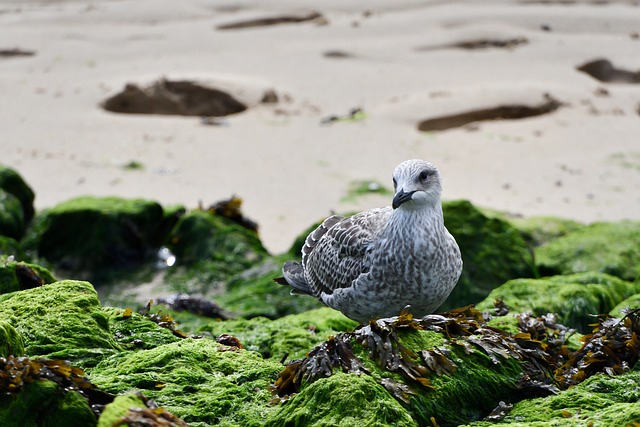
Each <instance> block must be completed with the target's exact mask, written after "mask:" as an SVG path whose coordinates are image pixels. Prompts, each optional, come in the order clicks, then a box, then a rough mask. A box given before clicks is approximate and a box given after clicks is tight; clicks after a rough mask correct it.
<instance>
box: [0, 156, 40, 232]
mask: <svg viewBox="0 0 640 427" xmlns="http://www.w3.org/2000/svg"><path fill="white" fill-rule="evenodd" d="M0 189H2V190H4V191H6V192H7V193H9V194H13V195H14V196H15V197H16V198H17V199H18V200H19V201H20V204H21V206H22V212H23V218H24V221H25V223H28V222H29V221H31V218H33V214H34V212H35V210H34V207H33V200H34V198H35V195H34V194H33V190H32V189H31V187H29V185H28V184H27V183H26V182H25V181H24V179H22V177H21V176H20V174H19V173H18V172H16V171H15V170H14V169H11V168H9V167H6V166H2V165H0Z"/></svg>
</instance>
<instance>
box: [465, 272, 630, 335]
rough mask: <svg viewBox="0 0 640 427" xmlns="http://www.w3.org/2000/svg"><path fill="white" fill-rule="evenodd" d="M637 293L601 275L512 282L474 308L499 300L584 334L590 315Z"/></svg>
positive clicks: (485, 306) (590, 318)
mask: <svg viewBox="0 0 640 427" xmlns="http://www.w3.org/2000/svg"><path fill="white" fill-rule="evenodd" d="M637 292H640V283H635V284H634V283H630V282H626V281H624V280H621V279H619V278H617V277H614V276H610V275H607V274H604V273H581V274H572V275H566V276H563V275H560V276H552V277H547V278H544V279H515V280H510V281H508V282H507V283H505V284H503V285H502V286H500V287H499V288H496V289H494V290H493V291H492V292H491V293H490V294H489V296H488V297H487V298H486V299H485V300H484V301H482V302H480V303H479V304H478V305H477V308H478V309H479V310H483V311H489V310H491V309H492V308H493V303H494V301H495V300H496V299H501V300H503V301H504V303H505V304H506V305H507V307H509V308H510V309H511V310H512V311H514V312H519V313H523V312H525V311H531V312H533V313H534V314H535V315H538V316H541V315H543V314H547V313H557V314H558V316H559V320H560V323H562V324H564V325H567V326H570V327H573V328H576V329H577V330H578V331H581V332H586V331H588V330H590V328H589V326H588V325H589V324H590V323H592V322H593V317H592V316H593V315H595V314H601V313H608V312H609V311H611V310H612V309H613V308H614V307H615V306H616V305H618V304H619V303H620V302H621V301H623V300H624V299H626V298H628V297H629V296H631V295H634V294H635V293H637Z"/></svg>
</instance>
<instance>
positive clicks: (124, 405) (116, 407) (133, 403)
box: [98, 393, 147, 427]
mask: <svg viewBox="0 0 640 427" xmlns="http://www.w3.org/2000/svg"><path fill="white" fill-rule="evenodd" d="M146 407H147V405H145V403H144V402H143V401H142V398H141V397H140V395H139V394H137V393H129V394H124V395H122V396H116V398H115V399H114V400H113V402H111V403H109V404H108V405H107V406H106V407H105V408H104V411H102V414H100V418H99V419H98V427H113V425H114V423H115V422H117V421H118V420H119V419H120V418H122V417H124V416H125V415H127V414H128V413H129V409H131V408H146Z"/></svg>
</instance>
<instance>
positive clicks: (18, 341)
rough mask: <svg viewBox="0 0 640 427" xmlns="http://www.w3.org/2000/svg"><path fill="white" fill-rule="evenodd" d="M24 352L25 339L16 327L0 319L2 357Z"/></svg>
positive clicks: (0, 355) (0, 353) (0, 350)
mask: <svg viewBox="0 0 640 427" xmlns="http://www.w3.org/2000/svg"><path fill="white" fill-rule="evenodd" d="M23 354H24V340H23V339H22V336H21V335H20V334H19V333H18V331H16V329H15V328H14V327H13V326H12V325H11V324H10V323H7V322H5V321H3V320H0V357H7V356H10V355H11V356H22V355H23Z"/></svg>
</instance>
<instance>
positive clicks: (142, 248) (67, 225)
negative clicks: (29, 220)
mask: <svg viewBox="0 0 640 427" xmlns="http://www.w3.org/2000/svg"><path fill="white" fill-rule="evenodd" d="M171 221H172V219H171V218H167V217H165V215H164V212H163V209H162V206H160V205H159V204H158V203H156V202H153V201H149V200H143V199H123V198H119V197H91V196H85V197H78V198H75V199H71V200H68V201H66V202H63V203H60V204H58V205H56V206H54V207H53V208H51V209H46V210H44V211H41V212H38V214H37V215H36V217H35V219H34V221H33V224H32V227H31V228H30V230H29V232H28V233H27V236H26V237H25V239H24V241H23V244H24V246H25V248H26V249H28V250H34V251H36V252H37V254H38V256H39V257H42V258H45V259H47V260H48V261H50V262H52V263H54V264H55V265H56V266H58V267H60V268H63V269H68V270H74V271H89V272H92V273H94V272H93V270H100V269H102V268H105V267H112V268H113V267H115V268H124V267H131V266H132V265H137V264H139V263H140V262H142V261H143V260H144V259H145V257H146V256H147V252H148V250H149V249H150V248H154V247H158V246H159V245H160V244H161V242H162V241H163V239H164V237H165V235H164V233H166V229H167V227H168V226H167V223H171Z"/></svg>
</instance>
